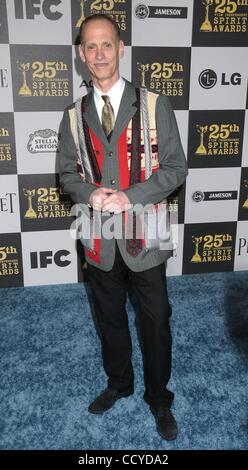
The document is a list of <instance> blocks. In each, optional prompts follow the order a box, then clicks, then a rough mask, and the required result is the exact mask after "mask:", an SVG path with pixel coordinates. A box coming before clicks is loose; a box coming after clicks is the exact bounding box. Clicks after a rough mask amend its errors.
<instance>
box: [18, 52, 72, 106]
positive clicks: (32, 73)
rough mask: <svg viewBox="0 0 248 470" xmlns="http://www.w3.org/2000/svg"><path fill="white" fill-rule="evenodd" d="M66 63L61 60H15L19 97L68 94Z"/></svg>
mask: <svg viewBox="0 0 248 470" xmlns="http://www.w3.org/2000/svg"><path fill="white" fill-rule="evenodd" d="M68 68H69V67H68V65H67V64H66V63H65V62H63V61H47V60H46V61H44V62H41V61H38V60H37V61H33V62H26V63H25V62H20V61H17V69H18V70H19V77H20V80H19V81H20V87H19V90H18V95H19V96H21V97H25V98H27V97H31V96H32V97H38V96H39V97H49V96H53V97H62V96H66V97H67V96H69V79H68V74H67V73H66V72H68Z"/></svg>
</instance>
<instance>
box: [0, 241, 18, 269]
mask: <svg viewBox="0 0 248 470" xmlns="http://www.w3.org/2000/svg"><path fill="white" fill-rule="evenodd" d="M19 273H20V269H19V260H18V254H17V248H16V247H15V246H11V245H9V246H1V247H0V276H2V277H4V276H15V275H17V274H19Z"/></svg>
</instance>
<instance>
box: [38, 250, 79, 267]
mask: <svg viewBox="0 0 248 470" xmlns="http://www.w3.org/2000/svg"><path fill="white" fill-rule="evenodd" d="M69 255H70V252H69V251H67V250H59V251H57V252H56V253H55V254H54V255H53V252H52V251H40V252H39V253H36V252H34V251H33V252H31V253H30V264H31V269H38V268H47V266H48V265H49V264H53V263H55V264H56V266H58V267H59V268H65V267H66V266H69V264H71V261H70V260H68V259H66V257H67V256H69Z"/></svg>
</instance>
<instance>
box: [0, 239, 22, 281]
mask: <svg viewBox="0 0 248 470" xmlns="http://www.w3.org/2000/svg"><path fill="white" fill-rule="evenodd" d="M0 285H1V287H20V286H23V269H22V251H21V235H20V234H18V233H6V234H0Z"/></svg>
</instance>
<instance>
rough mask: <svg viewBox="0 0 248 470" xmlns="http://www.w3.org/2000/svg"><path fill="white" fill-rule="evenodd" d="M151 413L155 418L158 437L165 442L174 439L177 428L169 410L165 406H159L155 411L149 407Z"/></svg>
mask: <svg viewBox="0 0 248 470" xmlns="http://www.w3.org/2000/svg"><path fill="white" fill-rule="evenodd" d="M151 412H152V414H153V415H154V416H155V420H156V425H157V431H158V433H159V435H160V436H161V437H162V438H163V439H165V440H166V441H173V440H174V439H176V437H177V434H178V428H177V423H176V420H175V418H174V416H173V414H172V412H171V410H170V409H169V408H168V407H166V406H160V407H159V408H158V409H157V410H155V409H154V408H152V407H151Z"/></svg>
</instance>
